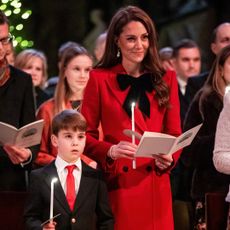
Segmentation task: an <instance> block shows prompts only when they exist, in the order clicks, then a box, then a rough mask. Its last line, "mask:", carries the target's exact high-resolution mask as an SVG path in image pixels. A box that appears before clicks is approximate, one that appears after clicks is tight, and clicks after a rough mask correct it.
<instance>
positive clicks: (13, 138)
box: [0, 120, 44, 147]
mask: <svg viewBox="0 0 230 230" xmlns="http://www.w3.org/2000/svg"><path fill="white" fill-rule="evenodd" d="M43 125H44V120H38V121H34V122H32V123H30V124H27V125H25V126H23V127H21V128H20V129H17V128H15V127H14V126H12V125H10V124H7V123H4V122H0V145H5V144H8V145H16V146H19V147H30V146H33V145H37V144H39V143H40V141H41V135H42V130H43Z"/></svg>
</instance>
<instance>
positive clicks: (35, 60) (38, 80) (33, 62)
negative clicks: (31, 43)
mask: <svg viewBox="0 0 230 230" xmlns="http://www.w3.org/2000/svg"><path fill="white" fill-rule="evenodd" d="M22 70H23V71H25V72H26V73H28V74H30V75H31V76H32V81H33V85H34V86H40V85H41V84H42V78H43V61H42V59H41V58H39V57H32V58H31V59H30V60H29V61H28V63H27V65H26V66H25V68H23V69H22Z"/></svg>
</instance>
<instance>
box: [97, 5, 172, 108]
mask: <svg viewBox="0 0 230 230" xmlns="http://www.w3.org/2000/svg"><path fill="white" fill-rule="evenodd" d="M131 21H138V22H141V23H142V24H143V25H144V27H145V28H146V30H147V32H148V35H149V49H148V52H147V54H146V56H145V58H144V60H143V63H142V67H141V68H142V70H143V71H146V72H150V73H152V80H153V85H154V88H155V90H156V98H157V100H158V104H159V105H160V106H166V105H167V104H168V100H169V89H168V86H167V85H166V83H165V82H164V81H163V79H162V76H163V75H164V73H165V71H164V69H163V67H162V65H161V62H160V58H159V54H158V48H157V34H156V30H155V26H154V24H153V21H152V20H151V18H150V17H149V16H148V15H147V14H146V13H145V12H144V11H143V10H142V9H140V8H138V7H136V6H127V7H124V8H121V9H120V10H118V12H117V13H116V14H115V15H114V16H113V18H112V20H111V22H110V25H109V27H108V31H107V39H106V46H105V53H104V55H103V57H102V59H101V61H100V62H99V63H98V64H97V66H96V68H98V67H102V68H110V67H112V66H115V65H117V64H119V63H121V57H119V58H117V51H118V47H117V44H116V40H117V38H118V37H119V35H120V34H121V33H122V30H123V28H124V26H125V25H127V24H128V23H129V22H131Z"/></svg>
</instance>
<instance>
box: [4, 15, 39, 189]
mask: <svg viewBox="0 0 230 230" xmlns="http://www.w3.org/2000/svg"><path fill="white" fill-rule="evenodd" d="M10 40H11V36H10V34H9V22H8V19H7V17H6V16H5V14H4V13H3V12H2V11H0V121H1V122H5V123H8V124H10V125H13V126H15V127H16V128H20V127H22V126H24V125H26V124H28V123H31V122H33V121H35V105H34V94H33V86H32V80H31V77H30V76H29V75H28V74H26V73H24V72H22V71H20V70H18V69H16V68H14V67H12V66H9V65H8V63H7V60H6V49H5V45H7V44H8V43H9V42H10ZM35 152H36V151H35V148H34V149H32V148H22V147H18V146H9V145H4V146H1V147H0V191H24V190H26V187H27V184H28V171H29V170H30V167H31V160H32V158H34V156H35Z"/></svg>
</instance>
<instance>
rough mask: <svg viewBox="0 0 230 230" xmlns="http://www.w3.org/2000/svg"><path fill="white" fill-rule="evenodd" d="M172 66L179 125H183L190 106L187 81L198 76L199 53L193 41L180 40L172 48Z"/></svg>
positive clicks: (199, 65) (199, 66)
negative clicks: (176, 84) (178, 110)
mask: <svg viewBox="0 0 230 230" xmlns="http://www.w3.org/2000/svg"><path fill="white" fill-rule="evenodd" d="M173 64H174V68H175V71H176V76H177V81H178V86H179V90H178V92H179V99H180V113H181V114H180V115H181V124H183V121H184V118H185V114H186V112H187V110H188V107H189V104H190V101H191V99H190V95H189V94H188V92H187V89H186V88H187V82H188V79H189V78H191V77H193V76H196V75H198V74H200V70H201V53H200V49H199V47H198V45H197V44H196V42H195V41H193V40H190V39H182V40H180V41H179V42H178V43H177V44H176V45H175V46H174V47H173Z"/></svg>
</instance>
